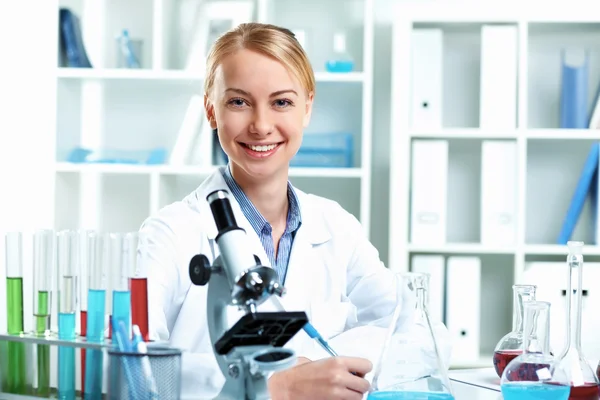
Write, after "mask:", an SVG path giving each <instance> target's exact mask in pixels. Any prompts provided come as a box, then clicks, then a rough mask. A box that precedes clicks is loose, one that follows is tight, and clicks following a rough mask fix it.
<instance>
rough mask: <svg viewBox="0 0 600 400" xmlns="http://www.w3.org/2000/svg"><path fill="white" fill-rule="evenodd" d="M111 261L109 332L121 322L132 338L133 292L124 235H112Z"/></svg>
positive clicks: (110, 246)
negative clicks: (126, 261)
mask: <svg viewBox="0 0 600 400" xmlns="http://www.w3.org/2000/svg"><path fill="white" fill-rule="evenodd" d="M109 236H110V245H109V257H110V258H109V259H110V268H111V285H110V288H111V291H112V310H111V320H110V321H111V322H110V327H109V331H112V326H113V324H115V325H118V324H119V323H120V322H121V321H122V322H123V324H124V326H125V330H126V331H127V332H128V335H129V338H131V292H130V291H129V274H128V271H127V269H126V267H127V265H126V263H125V252H124V246H123V245H124V235H123V234H120V233H111V234H110V235H109Z"/></svg>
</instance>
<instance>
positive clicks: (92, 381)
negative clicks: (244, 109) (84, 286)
mask: <svg viewBox="0 0 600 400" xmlns="http://www.w3.org/2000/svg"><path fill="white" fill-rule="evenodd" d="M86 241H87V246H86V248H87V267H88V301H87V308H88V309H87V332H86V338H87V341H88V342H91V343H104V315H105V309H106V307H105V306H106V286H107V280H106V273H107V270H108V266H109V262H110V260H109V258H108V249H109V237H108V235H105V234H100V233H96V232H88V233H87V235H86ZM102 357H103V354H102V350H86V356H85V390H84V396H85V399H86V400H88V399H92V400H96V399H98V400H100V399H101V398H102V376H103V375H102V368H103V366H102V364H103V363H102V361H103V360H102Z"/></svg>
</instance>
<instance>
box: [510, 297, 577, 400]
mask: <svg viewBox="0 0 600 400" xmlns="http://www.w3.org/2000/svg"><path fill="white" fill-rule="evenodd" d="M523 309H524V316H523V330H522V333H523V343H522V347H521V350H522V353H521V355H519V356H517V357H516V358H514V359H513V360H512V361H510V362H509V363H508V365H507V366H506V368H504V372H503V373H502V377H501V380H500V388H501V391H502V396H503V398H504V399H505V400H522V399H541V400H543V399H554V400H567V399H568V398H569V393H570V391H571V388H570V386H569V380H568V379H567V374H566V371H565V370H564V369H563V368H562V367H561V366H560V365H557V364H556V363H555V359H554V356H552V354H551V353H550V303H548V302H544V301H526V302H524V304H523Z"/></svg>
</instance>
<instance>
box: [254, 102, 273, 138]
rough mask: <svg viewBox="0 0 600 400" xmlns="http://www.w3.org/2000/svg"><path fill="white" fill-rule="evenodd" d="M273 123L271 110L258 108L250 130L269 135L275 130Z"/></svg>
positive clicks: (257, 133)
mask: <svg viewBox="0 0 600 400" xmlns="http://www.w3.org/2000/svg"><path fill="white" fill-rule="evenodd" d="M273 125H274V124H273V121H272V119H271V118H270V116H269V111H268V110H259V109H257V110H256V111H255V112H254V115H253V118H252V123H251V124H250V132H251V133H254V134H256V135H261V136H264V135H268V134H270V133H271V132H273Z"/></svg>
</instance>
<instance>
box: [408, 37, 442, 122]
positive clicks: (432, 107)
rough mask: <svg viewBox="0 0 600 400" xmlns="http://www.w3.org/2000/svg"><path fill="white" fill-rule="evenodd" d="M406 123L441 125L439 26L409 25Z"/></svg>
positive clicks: (440, 39)
mask: <svg viewBox="0 0 600 400" xmlns="http://www.w3.org/2000/svg"><path fill="white" fill-rule="evenodd" d="M411 48H412V49H411V88H410V90H411V101H410V107H411V109H410V126H411V127H412V128H413V129H439V128H441V127H442V115H443V114H442V109H443V107H442V106H443V104H442V99H443V96H442V87H443V84H442V82H443V81H442V78H443V33H442V30H441V29H413V31H412V41H411Z"/></svg>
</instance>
